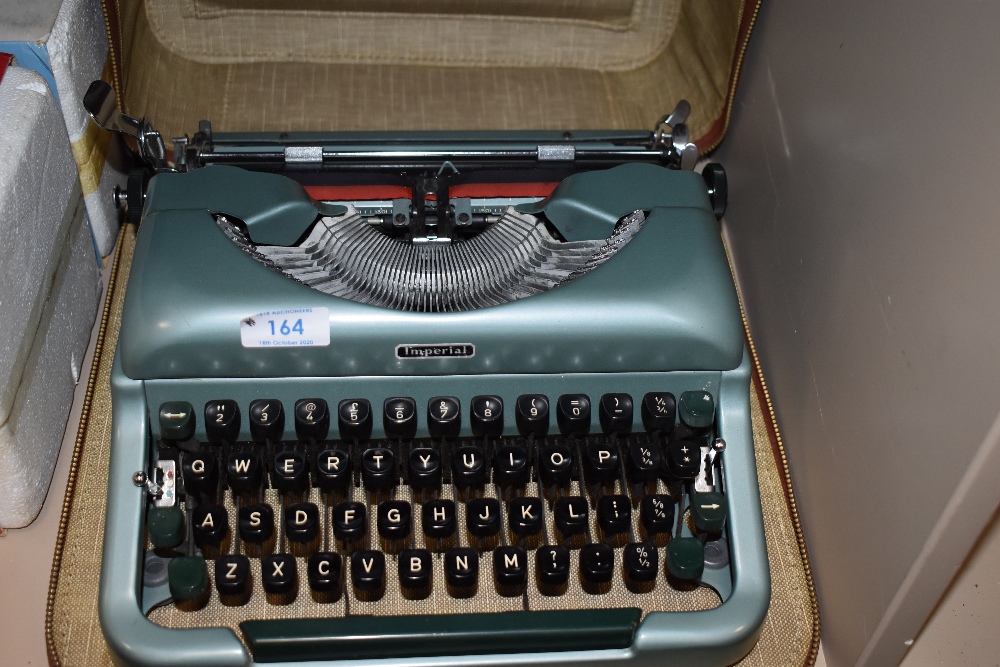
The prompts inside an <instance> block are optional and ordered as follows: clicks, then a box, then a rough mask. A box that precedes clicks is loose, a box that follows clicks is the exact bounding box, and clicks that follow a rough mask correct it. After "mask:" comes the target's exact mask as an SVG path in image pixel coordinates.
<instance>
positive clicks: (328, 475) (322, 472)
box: [313, 447, 351, 491]
mask: <svg viewBox="0 0 1000 667" xmlns="http://www.w3.org/2000/svg"><path fill="white" fill-rule="evenodd" d="M313 483H314V484H315V485H316V486H318V487H319V488H321V489H323V490H324V491H344V490H346V489H347V486H348V485H349V484H350V483H351V455H350V454H349V453H348V452H347V451H346V450H343V449H339V448H337V447H334V448H331V449H324V450H323V451H321V452H320V453H319V454H317V455H316V467H315V468H313Z"/></svg>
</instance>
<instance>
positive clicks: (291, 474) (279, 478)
mask: <svg viewBox="0 0 1000 667" xmlns="http://www.w3.org/2000/svg"><path fill="white" fill-rule="evenodd" d="M271 485H272V486H273V487H274V488H276V489H277V490H278V491H281V492H282V493H296V492H300V491H304V490H305V489H307V488H308V487H309V468H308V466H307V465H306V457H305V454H303V453H302V452H297V451H294V450H285V451H281V452H278V453H277V454H275V455H274V467H273V468H272V470H271Z"/></svg>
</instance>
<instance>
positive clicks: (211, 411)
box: [205, 398, 241, 444]
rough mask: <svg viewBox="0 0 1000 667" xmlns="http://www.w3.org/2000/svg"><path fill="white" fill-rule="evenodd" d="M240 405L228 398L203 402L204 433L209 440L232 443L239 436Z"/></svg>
mask: <svg viewBox="0 0 1000 667" xmlns="http://www.w3.org/2000/svg"><path fill="white" fill-rule="evenodd" d="M240 421H241V420H240V406H239V404H238V403H237V402H236V401H234V400H232V399H229V398H226V399H222V400H218V401H209V402H208V403H206V404H205V433H206V434H207V435H208V439H209V441H210V442H214V443H217V444H218V443H223V442H226V443H233V442H236V441H237V440H239V438H240V425H241V424H240Z"/></svg>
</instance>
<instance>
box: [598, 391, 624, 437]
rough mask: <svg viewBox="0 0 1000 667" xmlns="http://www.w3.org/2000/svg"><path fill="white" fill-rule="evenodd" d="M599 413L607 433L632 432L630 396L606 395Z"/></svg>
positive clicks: (603, 397)
mask: <svg viewBox="0 0 1000 667" xmlns="http://www.w3.org/2000/svg"><path fill="white" fill-rule="evenodd" d="M597 412H598V417H599V418H600V420H601V430H602V431H604V432H605V433H607V434H609V435H610V434H612V433H622V434H624V433H630V432H631V431H632V397H631V396H629V395H628V394H604V396H601V402H600V406H599V407H598V411H597Z"/></svg>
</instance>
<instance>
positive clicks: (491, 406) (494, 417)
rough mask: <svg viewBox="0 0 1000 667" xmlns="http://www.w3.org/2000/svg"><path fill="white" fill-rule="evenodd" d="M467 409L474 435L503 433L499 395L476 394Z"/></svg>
mask: <svg viewBox="0 0 1000 667" xmlns="http://www.w3.org/2000/svg"><path fill="white" fill-rule="evenodd" d="M469 411H470V412H471V413H472V414H470V415H469V417H470V418H471V420H472V433H473V434H474V435H478V436H483V435H500V434H501V433H503V399H502V398H500V397H499V396H476V397H474V398H473V399H472V404H471V406H470V410H469Z"/></svg>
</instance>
